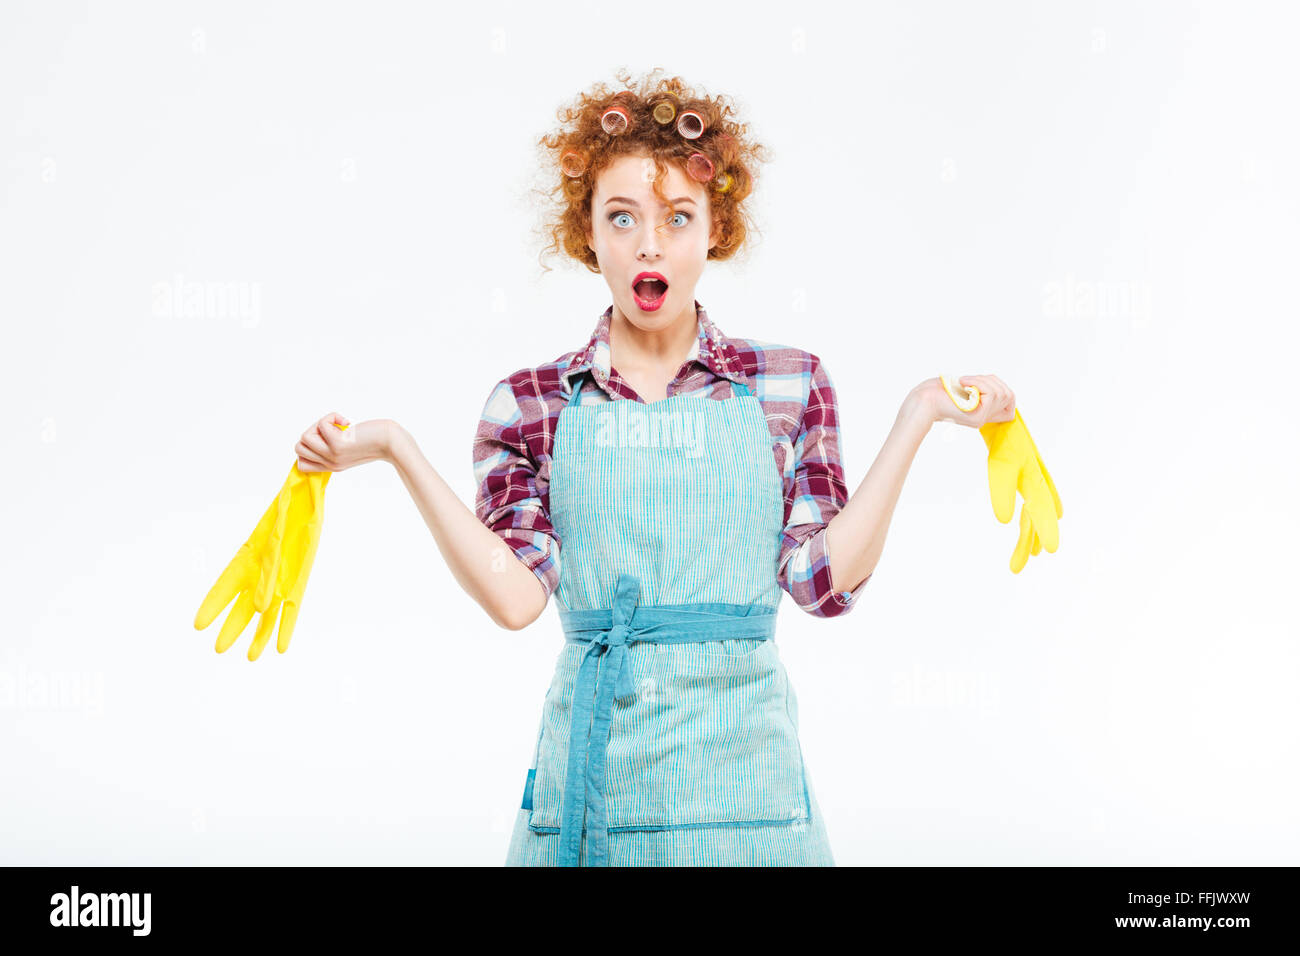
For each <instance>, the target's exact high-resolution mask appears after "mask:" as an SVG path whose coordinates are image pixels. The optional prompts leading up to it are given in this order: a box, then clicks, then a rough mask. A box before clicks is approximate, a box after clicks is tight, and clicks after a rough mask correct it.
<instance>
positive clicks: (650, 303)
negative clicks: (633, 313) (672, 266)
mask: <svg viewBox="0 0 1300 956" xmlns="http://www.w3.org/2000/svg"><path fill="white" fill-rule="evenodd" d="M667 297H668V280H667V279H665V278H664V277H663V276H662V275H660V274H659V273H658V272H641V273H638V274H637V277H636V278H635V279H633V280H632V298H634V299H636V304H637V308H639V309H640V310H641V311H642V312H655V311H657V310H658V309H659V307H660V306H661V305H663V304H664V299H666V298H667Z"/></svg>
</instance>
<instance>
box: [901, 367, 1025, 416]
mask: <svg viewBox="0 0 1300 956" xmlns="http://www.w3.org/2000/svg"><path fill="white" fill-rule="evenodd" d="M957 382H958V384H960V385H963V386H965V385H973V386H974V387H975V388H977V389H979V393H980V403H979V405H977V406H976V407H975V410H974V411H970V412H963V411H962V410H961V409H960V408H958V407H957V406H956V405H954V404H953V401H952V399H951V398H949V397H948V392H947V390H946V389H945V388H944V387H943V382H941V381H940V380H939V379H938V378H937V377H935V378H930V379H926V380H925V381H924V382H922V383H921V384H920V385H918V386H916V388H914V389H913V390H912V393H913V395H915V396H916V399H917V400H918V401H920V402H922V403H923V404H924V407H925V408H926V409H927V411H928V412H929V413H930V415H931V420H932V421H936V422H956V423H957V424H958V425H966V426H967V427H969V428H979V427H980V426H981V425H987V424H988V423H989V422H1009V421H1013V420H1014V419H1015V417H1016V395H1015V393H1014V392H1012V391H1011V389H1010V387H1008V385H1007V384H1006V382H1004V381H1002V379H1000V378H998V377H997V376H996V375H963V376H961V378H959V379H957Z"/></svg>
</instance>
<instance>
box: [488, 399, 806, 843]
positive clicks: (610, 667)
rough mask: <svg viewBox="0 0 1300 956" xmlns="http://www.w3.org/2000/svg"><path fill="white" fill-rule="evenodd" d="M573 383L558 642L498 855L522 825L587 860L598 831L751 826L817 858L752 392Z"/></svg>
mask: <svg viewBox="0 0 1300 956" xmlns="http://www.w3.org/2000/svg"><path fill="white" fill-rule="evenodd" d="M583 381H584V379H583V378H579V379H578V381H576V382H575V383H574V385H573V390H572V393H571V395H570V400H569V403H568V405H567V406H566V407H565V408H564V409H563V410H562V411H561V412H560V416H559V418H558V421H557V424H556V434H555V439H554V445H553V449H552V459H551V477H550V516H551V523H552V525H553V527H554V528H555V531H556V534H557V536H558V537H559V540H560V542H561V551H560V581H559V585H558V587H557V589H556V600H557V603H558V605H559V613H560V620H561V623H562V625H563V628H564V632H565V640H566V643H565V646H564V648H563V649H562V650H561V652H560V655H559V659H558V661H557V664H556V670H555V675H554V678H553V680H552V682H551V686H550V688H549V689H548V691H547V694H546V699H545V703H544V706H543V714H542V721H541V727H540V729H539V731H538V737H537V749H536V751H535V754H534V759H533V765H532V767H531V768H530V769H529V771H528V775H527V778H526V781H525V787H524V799H523V803H522V806H521V809H522V810H523V811H525V812H526V813H527V830H528V832H522V824H519V825H517V829H516V835H515V837H514V838H512V841H511V850H510V859H508V860H507V862H508V863H510V862H512V861H513V860H515V859H516V858H517V857H519V856H520V855H521V853H522V849H523V848H522V846H521V845H520V844H521V843H522V842H524V841H525V840H531V839H546V840H547V841H549V843H548V848H549V850H548V853H547V854H546V857H547V859H548V860H551V861H553V862H554V863H555V864H557V865H561V866H577V865H579V863H580V862H585V863H587V864H588V865H595V866H603V865H608V864H609V857H610V852H609V840H610V836H611V835H613V837H614V839H616V840H617V839H620V836H619V835H620V834H628V833H637V832H641V831H655V832H660V833H661V832H663V831H687V830H692V831H694V830H709V828H717V829H715V830H713V831H712V832H711V834H710V833H692V834H690V839H692V840H696V841H698V840H707V839H710V838H716V839H718V840H723V841H724V842H725V840H726V839H729V837H728V835H727V831H728V830H730V831H731V832H733V833H734V830H735V828H750V827H752V828H775V829H776V830H777V831H780V832H779V833H776V834H775V836H774V837H773V838H772V839H771V846H773V847H777V848H778V849H777V850H774V851H773V853H774V854H775V855H777V856H778V857H779V856H780V854H783V853H784V854H786V855H788V856H789V857H790V862H801V861H802V860H803V859H804V858H806V857H807V856H808V855H809V851H808V849H807V847H806V845H805V846H803V847H797V846H795V845H796V844H798V842H799V840H803V842H804V844H806V843H807V841H808V840H809V839H813V840H817V841H820V845H819V846H817V847H816V848H814V849H815V853H813V854H812V855H814V856H818V857H819V858H822V859H829V856H830V852H829V847H826V846H824V842H825V833H824V829H822V828H821V826H820V821H818V826H817V827H816V828H811V829H810V828H809V827H808V822H809V820H810V819H811V818H812V816H813V811H814V807H815V798H810V791H809V787H808V782H807V777H806V774H805V770H804V763H803V757H802V753H801V750H800V745H799V738H798V710H797V708H798V704H797V701H796V699H795V697H794V693H793V691H792V689H791V687H790V685H789V681H788V680H787V677H786V672H785V668H784V666H783V665H782V664H781V662H780V659H779V657H778V656H777V651H776V644H775V641H774V640H773V637H774V630H775V623H776V611H777V606H778V604H779V603H780V598H781V589H780V584H779V583H778V581H777V578H776V565H777V560H778V556H779V549H780V541H781V531H782V526H783V518H784V488H783V482H782V478H781V475H780V474H779V473H778V471H777V467H776V461H775V458H774V456H773V454H772V438H771V433H770V430H769V428H768V425H767V420H766V417H765V415H764V412H763V407H762V404H761V403H760V402H759V400H758V399H757V398H756V397H755V396H753V395H752V393H751V392H750V390H749V389H748V388H747V387H746V386H744V385H738V386H737V387H736V391H737V394H736V395H735V396H734V397H732V398H728V399H723V400H716V399H711V398H708V397H695V396H691V395H685V394H681V395H674V396H669V397H668V398H666V399H664V400H661V401H658V402H654V403H653V404H643V403H641V402H636V401H632V400H617V401H611V400H602V398H603V397H604V396H603V393H596V392H595V391H594V390H593V398H594V400H593V401H590V402H588V403H586V404H584V403H583V402H582V401H581V396H582V384H583ZM792 828H793V833H794V837H793V838H792V837H791V836H789V835H787V834H789V833H790V832H791V830H792ZM755 832H757V831H755ZM801 834H802V835H801ZM730 839H734V837H730ZM765 839H766V837H765ZM751 843H752V841H751ZM552 851H553V852H552ZM746 852H752V851H746ZM718 862H722V861H718ZM735 862H749V861H747V860H738V861H735ZM768 862H782V860H781V859H779V858H778V859H775V860H768Z"/></svg>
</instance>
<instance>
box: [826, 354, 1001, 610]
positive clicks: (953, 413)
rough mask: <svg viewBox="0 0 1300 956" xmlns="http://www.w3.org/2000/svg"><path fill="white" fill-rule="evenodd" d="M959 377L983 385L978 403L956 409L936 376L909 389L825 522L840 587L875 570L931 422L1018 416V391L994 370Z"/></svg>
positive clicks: (974, 422) (973, 422) (975, 423)
mask: <svg viewBox="0 0 1300 956" xmlns="http://www.w3.org/2000/svg"><path fill="white" fill-rule="evenodd" d="M960 381H961V384H962V385H973V386H975V387H976V388H978V389H979V390H980V394H981V398H980V403H979V406H978V407H977V408H976V409H975V410H974V411H970V412H963V411H960V410H959V409H957V408H956V407H955V406H954V405H953V403H952V401H951V400H950V399H949V398H948V397H947V394H946V393H945V392H944V390H943V386H942V385H941V384H940V382H939V379H938V378H930V379H926V380H925V381H924V382H922V383H921V384H920V385H918V386H916V388H914V389H912V390H911V391H910V392H908V394H907V398H906V399H904V401H903V406H902V408H900V409H899V410H898V417H897V418H896V419H895V420H894V427H893V429H892V430H891V431H890V432H889V437H888V438H886V439H885V445H884V447H883V448H881V449H880V454H879V455H877V456H876V460H875V463H874V464H872V466H871V470H870V471H868V472H867V477H865V478H863V479H862V484H861V485H859V486H858V490H857V491H855V492H854V493H853V496H852V497H851V498H850V499H849V500H848V502H847V503H846V504H845V505H844V507H843V508H842V509H841V510H840V512H839V513H838V514H836V515H835V517H834V518H832V519H831V520H830V522H829V523H828V524H827V525H826V536H827V538H830V537H831V536H832V535H833V536H834V539H835V540H834V541H833V542H831V544H830V545H828V548H829V551H830V562H831V579H832V580H833V581H834V582H835V586H836V587H837V588H841V589H842V590H851V589H852V588H855V587H857V586H858V585H859V584H861V583H862V581H863V579H864V578H866V576H867V575H868V574H870V573H871V572H872V571H874V570H875V567H876V563H877V562H878V561H879V560H880V553H881V552H882V551H883V550H884V548H885V535H886V534H887V533H888V531H889V522H890V520H891V519H892V518H893V516H894V505H895V504H897V503H898V496H899V493H900V492H901V491H902V490H903V480H904V479H905V478H906V477H907V472H908V470H909V469H910V468H911V467H912V459H913V458H915V457H916V451H917V449H918V448H920V447H921V442H922V441H923V440H924V439H925V436H926V435H928V434H929V433H930V426H932V425H933V424H934V423H935V422H938V421H945V422H953V423H955V424H958V425H965V426H966V427H968V428H980V427H981V426H983V425H985V424H986V423H988V422H1006V421H1011V420H1012V419H1013V418H1015V410H1016V396H1015V393H1014V392H1013V391H1012V390H1011V389H1010V388H1009V387H1008V386H1007V384H1006V383H1005V382H1003V381H1002V379H1000V378H998V377H997V376H996V375H963V376H962V377H961V380H960ZM840 582H845V583H843V584H841V583H840Z"/></svg>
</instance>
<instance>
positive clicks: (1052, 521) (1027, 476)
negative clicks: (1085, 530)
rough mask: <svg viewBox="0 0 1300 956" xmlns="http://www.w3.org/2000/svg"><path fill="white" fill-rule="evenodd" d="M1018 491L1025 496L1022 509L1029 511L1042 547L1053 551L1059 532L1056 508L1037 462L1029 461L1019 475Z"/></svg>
mask: <svg viewBox="0 0 1300 956" xmlns="http://www.w3.org/2000/svg"><path fill="white" fill-rule="evenodd" d="M1020 493H1021V494H1022V495H1024V496H1025V504H1024V510H1025V511H1028V512H1029V517H1030V519H1031V520H1032V521H1033V523H1034V530H1035V531H1037V532H1038V536H1039V538H1040V539H1041V540H1042V542H1043V547H1044V548H1046V549H1047V551H1048V552H1049V553H1054V552H1055V551H1056V546H1057V544H1058V542H1059V533H1060V532H1059V529H1058V528H1057V524H1056V509H1055V508H1054V507H1053V503H1052V493H1051V491H1050V490H1049V489H1048V487H1047V482H1046V481H1044V480H1043V473H1042V472H1041V471H1039V470H1038V463H1037V462H1033V461H1031V462H1029V465H1028V467H1026V468H1025V471H1024V474H1023V475H1021V485H1020Z"/></svg>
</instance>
